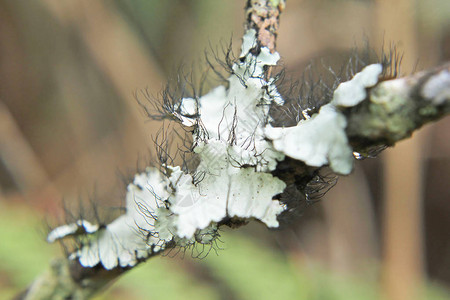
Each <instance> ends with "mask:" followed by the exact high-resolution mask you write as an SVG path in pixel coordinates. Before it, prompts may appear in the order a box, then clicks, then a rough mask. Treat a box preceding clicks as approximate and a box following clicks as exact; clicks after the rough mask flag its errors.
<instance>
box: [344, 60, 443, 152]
mask: <svg viewBox="0 0 450 300" xmlns="http://www.w3.org/2000/svg"><path fill="white" fill-rule="evenodd" d="M449 112H450V63H446V64H443V65H442V66H439V67H437V68H435V69H432V70H428V71H423V72H419V73H417V74H414V75H411V76H408V77H403V78H398V79H393V80H387V81H383V82H381V83H379V84H378V85H377V86H375V87H373V88H372V89H371V90H370V92H369V97H368V99H366V100H365V101H363V102H362V103H360V104H359V105H358V106H356V107H353V108H350V109H347V110H346V111H345V114H346V117H347V123H348V126H347V136H348V138H349V141H350V143H351V145H352V147H353V149H354V150H355V151H357V152H359V151H361V152H364V151H366V149H367V148H368V147H372V146H377V145H386V146H392V145H394V144H395V143H396V142H398V141H400V140H403V139H406V138H408V137H410V136H411V134H412V133H413V132H414V131H415V130H417V129H419V128H420V127H422V126H423V125H424V124H426V123H428V122H432V121H435V120H437V119H439V118H441V117H442V116H444V115H446V114H448V113H449Z"/></svg>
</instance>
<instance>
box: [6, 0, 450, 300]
mask: <svg viewBox="0 0 450 300" xmlns="http://www.w3.org/2000/svg"><path fill="white" fill-rule="evenodd" d="M449 3H450V2H449V1H447V0H417V1H412V0H402V1H396V2H392V1H386V0H376V1H375V0H374V1H353V0H340V1H332V0H320V1H314V0H289V1H288V2H287V7H286V10H285V12H284V13H283V15H282V17H281V27H280V32H279V39H278V49H279V52H280V53H281V55H282V57H283V64H285V66H286V74H287V75H288V76H294V77H295V78H300V74H302V72H303V69H304V67H305V66H307V65H308V63H309V62H310V60H311V59H317V58H319V57H323V56H326V57H327V61H329V62H330V63H332V64H338V62H337V60H336V59H334V58H333V57H336V56H340V57H342V56H345V55H346V54H348V53H350V51H351V48H352V47H353V46H354V45H355V44H356V45H358V44H359V45H361V44H363V41H364V40H365V39H368V40H369V41H370V42H371V45H372V46H373V47H374V48H375V49H377V50H378V49H380V48H381V46H382V44H383V43H385V44H389V43H390V42H391V41H394V42H397V45H398V47H399V49H400V51H403V52H404V53H405V56H404V63H403V69H402V70H403V73H404V74H408V73H409V72H411V71H412V69H413V68H414V67H415V68H416V69H423V68H427V67H431V66H434V65H437V64H439V63H441V62H443V61H448V60H449V59H450V4H449ZM394 4H395V5H394ZM243 5H244V4H243V1H222V0H189V1H188V0H166V1H160V0H113V1H106V0H98V1H89V0H72V1H59V0H30V1H28V0H2V1H0V299H9V298H11V297H12V296H13V295H15V294H17V292H18V291H20V290H21V289H23V288H25V287H26V286H27V285H28V284H29V283H30V282H31V281H32V280H33V278H34V277H35V276H36V275H38V274H39V273H40V272H42V271H43V270H44V269H45V268H46V266H47V265H48V263H49V261H50V260H51V258H52V257H54V256H57V255H62V253H63V251H62V250H61V249H60V247H58V246H57V245H47V244H46V243H45V242H44V240H45V232H46V230H47V225H45V222H49V223H50V224H55V223H57V222H58V221H56V220H64V219H65V216H64V211H63V208H62V204H61V199H64V200H65V201H66V202H67V203H69V204H74V205H69V206H70V207H72V206H73V207H76V206H78V202H79V198H84V199H86V200H88V198H89V199H90V200H94V201H95V202H96V203H97V205H98V206H101V207H103V208H106V207H112V208H113V210H109V209H105V214H106V215H107V216H109V217H111V215H112V214H117V212H118V210H117V209H114V208H117V207H118V206H120V205H121V204H122V203H123V196H124V191H125V184H124V182H123V181H125V183H126V180H122V182H120V178H121V177H124V178H130V176H132V175H133V174H134V173H135V171H136V169H138V168H142V167H143V166H145V165H147V163H148V162H149V161H151V160H152V159H151V155H150V154H148V153H149V149H152V148H153V143H152V137H154V136H155V135H156V134H157V132H158V130H159V128H160V126H161V125H162V124H160V123H158V122H153V121H149V120H148V119H147V118H146V117H145V116H144V114H143V112H142V110H141V109H140V108H139V105H138V104H137V102H136V99H135V97H136V95H137V97H140V99H141V100H145V99H144V98H143V97H142V92H141V91H143V90H145V89H147V90H148V91H149V93H150V94H152V95H154V96H155V98H157V97H158V93H159V91H161V89H162V87H163V86H164V84H165V82H166V81H167V79H169V78H173V77H174V71H176V70H177V69H178V68H179V66H180V65H182V66H184V69H189V68H190V66H191V65H194V66H195V67H197V63H196V62H197V61H198V60H199V58H201V57H202V55H203V52H204V50H205V49H208V48H211V47H212V48H213V49H217V48H216V47H219V48H218V49H220V46H218V45H220V44H221V43H225V44H227V43H228V42H229V41H230V40H231V41H232V44H233V48H234V49H237V48H238V47H239V44H240V37H241V35H242V32H243V28H242V24H243V22H244V12H243ZM396 5H397V6H396ZM399 5H400V8H401V9H402V10H400V11H395V9H394V8H395V7H397V8H398V6H399ZM401 5H403V6H401ZM192 62H194V63H192ZM199 69H200V70H201V68H199ZM175 75H176V73H175ZM166 125H167V124H166ZM449 128H450V122H449V120H448V119H444V120H442V121H440V122H438V123H437V124H435V125H433V126H429V127H428V128H426V130H424V131H422V132H421V133H419V134H417V135H415V136H414V138H413V139H412V140H411V141H416V142H415V143H412V144H406V143H405V145H407V146H406V148H403V149H402V146H401V145H399V146H398V147H396V148H397V149H400V151H399V152H398V153H399V154H397V156H396V157H395V158H394V159H391V160H389V159H387V158H384V157H382V158H381V159H379V160H368V161H364V162H362V163H360V164H359V166H358V168H357V169H356V171H355V174H353V176H350V177H348V178H342V179H340V182H339V184H338V185H337V186H336V187H335V188H334V189H333V190H331V191H330V192H329V194H327V196H326V197H325V199H324V200H323V201H321V202H320V203H318V204H316V205H314V206H312V207H310V208H309V209H307V210H306V211H304V212H302V214H301V216H299V217H298V219H296V220H294V221H293V222H292V223H291V224H285V225H284V227H283V228H282V229H280V230H277V231H269V230H267V229H265V228H263V227H262V226H258V224H256V225H251V226H247V227H246V228H243V229H241V230H239V231H237V232H225V233H224V234H223V241H224V244H222V245H221V247H224V248H225V250H221V251H219V255H218V256H216V255H215V252H214V251H212V252H211V253H210V255H209V256H208V257H207V258H205V259H202V260H195V259H191V258H190V255H189V254H186V257H185V259H181V257H180V256H176V257H174V258H172V257H170V255H169V257H161V258H156V259H152V260H151V261H149V262H148V263H146V264H144V265H142V266H140V267H138V268H136V269H134V270H132V271H131V272H129V274H126V275H125V276H123V278H121V279H119V280H118V282H117V283H116V284H114V285H113V286H111V288H110V289H109V290H108V291H107V292H106V293H105V294H103V295H100V296H99V297H98V299H123V298H127V299H129V300H132V299H163V298H164V299H195V298H197V299H269V298H270V299H272V298H275V297H276V298H280V299H298V298H302V299H330V300H331V299H375V298H379V297H380V294H383V295H386V293H387V294H389V292H387V291H388V290H389V289H391V288H394V289H395V288H396V287H400V289H405V286H404V285H405V283H408V282H413V281H414V280H415V279H414V278H419V279H418V284H417V286H424V287H425V286H426V287H427V288H426V292H425V294H426V295H422V298H424V299H450V293H449V291H448V289H449V286H450V239H449V238H448V228H450V218H448V216H449V214H450V201H449V200H450V190H449V189H448V178H450V130H449ZM389 151H391V152H392V153H394V151H395V149H394V150H389ZM408 159H409V161H408ZM382 161H388V162H389V163H388V166H391V167H392V169H395V170H398V171H399V174H400V175H396V176H397V177H398V178H400V179H402V182H397V181H395V180H391V179H387V178H388V177H389V176H386V169H388V168H386V165H383V164H382ZM405 162H408V163H405ZM409 162H417V164H416V163H409ZM118 173H120V174H122V175H119V176H118ZM415 174H419V176H415V177H414V176H413V175H415ZM383 178H384V179H383ZM392 187H393V188H394V190H395V191H396V192H398V194H399V196H398V197H399V199H398V201H391V202H390V203H393V202H396V203H403V204H402V205H403V206H401V207H400V209H397V210H396V211H397V212H398V215H396V216H391V215H389V216H388V214H387V213H386V207H387V205H386V202H383V201H384V200H383V199H384V198H385V197H386V195H388V194H389V193H388V190H389V189H392ZM93 191H95V192H93ZM408 193H409V194H413V195H414V196H417V197H416V198H417V199H416V200H414V201H416V202H414V203H416V204H417V207H418V209H419V211H418V214H417V215H414V214H413V217H411V215H410V214H409V213H410V211H409V203H413V200H412V199H409V197H410V196H409V194H408ZM80 195H81V196H80ZM402 195H403V196H402ZM400 197H403V198H405V197H406V199H402V200H401V201H400ZM396 200H397V199H396ZM89 205H90V204H86V207H87V208H88V207H90V206H89ZM411 206H412V205H411ZM87 210H89V209H87ZM72 213H74V214H75V215H76V214H77V213H76V212H72ZM392 220H394V221H396V222H397V223H394V225H395V226H396V227H395V228H399V229H404V228H406V231H407V232H408V233H412V235H413V236H414V237H417V241H418V242H417V241H416V242H417V243H410V241H409V240H407V239H403V238H399V239H392V238H391V239H388V238H387V237H386V236H387V235H389V234H387V230H386V229H385V228H386V227H387V226H386V224H387V223H389V222H390V221H392ZM411 220H412V221H413V222H415V223H411V222H410V221H411ZM415 226H416V227H415ZM417 226H418V227H417ZM399 233H400V234H403V233H402V232H401V231H399ZM394 236H395V235H394ZM401 236H402V235H401ZM403 236H405V237H406V238H407V237H408V235H406V234H403ZM386 249H388V250H386ZM389 251H391V252H392V251H393V253H394V254H395V253H396V254H395V255H399V254H400V255H403V254H405V255H403V256H405V257H406V256H407V255H406V254H410V253H413V254H414V255H415V256H413V257H417V259H416V261H415V262H414V264H413V266H412V269H400V270H399V269H396V268H395V266H394V267H392V265H395V262H394V263H393V262H392V261H391V260H389V259H387V258H386V253H387V252H389ZM391 252H389V253H391ZM390 266H391V267H390ZM386 269H388V270H396V271H395V272H398V273H396V276H395V278H393V279H389V280H388V281H387V282H386V280H385V279H384V280H383V279H382V278H385V277H386V276H385V275H384V270H386ZM410 270H413V271H410ZM411 278H412V279H411ZM410 280H412V281H410ZM406 289H413V288H412V287H411V286H409V287H408V286H406ZM395 300H398V299H395ZM400 300H401V299H400Z"/></svg>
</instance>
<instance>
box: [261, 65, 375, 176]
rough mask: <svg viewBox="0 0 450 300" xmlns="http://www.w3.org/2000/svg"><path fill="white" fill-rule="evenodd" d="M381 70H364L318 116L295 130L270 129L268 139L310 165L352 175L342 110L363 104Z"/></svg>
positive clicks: (343, 85)
mask: <svg viewBox="0 0 450 300" xmlns="http://www.w3.org/2000/svg"><path fill="white" fill-rule="evenodd" d="M382 70H383V69H382V66H381V64H373V65H369V66H367V67H365V68H364V69H363V70H362V71H361V72H359V73H357V74H356V75H355V76H354V77H353V78H352V79H351V80H349V81H347V82H343V83H341V84H340V85H339V86H338V87H337V89H336V90H335V91H334V94H333V100H332V101H331V102H330V103H329V104H327V105H324V106H322V107H321V108H320V110H319V112H318V113H317V114H315V115H313V116H312V117H311V118H309V119H306V120H302V121H300V122H299V123H298V124H297V126H294V127H288V128H273V127H271V126H267V127H266V129H265V134H266V137H267V138H269V139H270V140H272V141H273V145H274V147H275V149H276V150H278V151H281V152H283V153H284V154H286V155H287V156H289V157H292V158H295V159H298V160H301V161H303V162H305V164H307V165H308V166H312V167H321V166H324V165H328V164H329V165H330V167H331V169H332V170H333V171H334V172H336V173H339V174H344V175H346V174H349V173H350V172H351V171H352V169H353V150H352V148H351V147H350V145H349V143H348V139H347V135H346V133H345V128H346V127H347V121H346V119H345V117H344V115H343V114H342V113H341V112H340V111H339V107H350V106H355V105H357V104H358V103H360V102H361V101H363V100H364V99H365V98H366V96H367V92H366V88H368V87H372V86H374V85H375V84H376V83H377V82H378V77H379V75H380V74H381V72H382Z"/></svg>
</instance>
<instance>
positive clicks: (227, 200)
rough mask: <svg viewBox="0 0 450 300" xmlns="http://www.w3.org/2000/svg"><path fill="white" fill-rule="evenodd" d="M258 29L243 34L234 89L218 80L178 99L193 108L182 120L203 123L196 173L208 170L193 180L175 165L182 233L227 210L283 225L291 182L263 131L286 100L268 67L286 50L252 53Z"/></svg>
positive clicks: (173, 204)
mask: <svg viewBox="0 0 450 300" xmlns="http://www.w3.org/2000/svg"><path fill="white" fill-rule="evenodd" d="M255 34H256V32H255V31H254V30H249V31H248V32H247V33H246V34H245V36H244V42H243V45H242V52H241V57H242V59H241V62H237V63H235V65H234V66H233V71H234V73H233V74H232V75H231V76H230V77H229V78H228V81H229V87H228V89H226V88H225V87H224V86H219V87H216V88H215V89H213V90H212V91H211V92H209V93H208V94H206V95H204V96H202V97H200V98H199V99H198V100H197V101H195V102H194V100H193V99H192V98H184V99H182V100H181V103H180V105H179V107H180V108H183V107H190V109H185V108H183V109H181V111H182V112H183V110H184V111H186V113H182V115H181V118H180V121H181V122H182V123H183V124H185V125H188V124H194V123H200V124H201V129H202V130H203V131H201V132H199V133H197V134H194V140H195V144H196V146H195V147H194V149H193V151H194V152H195V153H196V154H197V155H198V156H199V158H200V164H199V166H198V167H197V169H196V172H197V173H202V174H204V176H203V179H202V180H201V181H200V182H198V183H196V184H194V183H193V179H192V176H191V175H190V174H184V173H183V172H182V171H181V170H180V169H179V168H172V169H171V170H172V174H171V176H170V181H171V185H172V186H173V187H174V192H173V193H172V195H171V196H170V197H169V203H170V206H169V209H170V211H172V212H173V213H174V214H175V216H176V221H175V226H176V228H177V232H176V234H177V236H179V237H181V238H192V236H193V235H194V233H195V232H196V231H197V230H202V229H204V228H206V227H207V226H209V225H210V224H214V223H217V222H220V221H221V220H223V219H225V218H226V217H239V218H245V219H250V218H256V219H259V220H261V221H263V222H265V223H266V224H267V225H268V226H270V227H276V226H278V222H277V220H276V216H277V215H278V214H279V213H280V212H281V211H283V210H284V206H283V205H282V204H281V203H280V202H278V201H275V200H272V199H273V197H274V196H275V195H277V194H279V193H281V192H282V191H283V189H284V188H285V183H284V182H282V181H281V180H279V179H278V178H276V177H273V176H272V175H270V174H268V173H265V172H269V171H272V170H274V169H275V167H276V164H277V161H279V160H282V159H284V155H283V154H282V153H280V152H278V151H276V150H275V149H274V148H273V146H272V143H270V142H269V141H267V140H266V139H265V137H264V126H265V125H266V124H267V122H268V120H269V116H268V114H269V108H270V105H271V104H272V103H277V104H282V103H283V99H282V98H281V95H280V94H279V93H278V91H277V89H276V87H275V85H274V83H273V79H269V80H268V81H266V80H265V78H264V66H270V65H275V64H276V63H277V61H278V60H279V58H280V57H279V54H278V53H273V54H272V53H270V51H269V49H267V48H265V47H263V48H262V49H261V51H260V54H259V55H258V56H254V55H252V54H250V53H249V51H250V50H251V49H252V48H253V47H254V46H255V45H256V44H255V41H256V37H255ZM193 103H195V104H196V106H195V107H192V104H193ZM194 112H195V117H190V116H189V114H191V115H193V113H194ZM204 137H207V138H204ZM244 166H247V167H244Z"/></svg>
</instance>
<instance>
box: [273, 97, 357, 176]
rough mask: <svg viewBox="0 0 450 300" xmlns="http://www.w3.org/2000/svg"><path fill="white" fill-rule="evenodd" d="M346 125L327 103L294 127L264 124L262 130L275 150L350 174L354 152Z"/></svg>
mask: <svg viewBox="0 0 450 300" xmlns="http://www.w3.org/2000/svg"><path fill="white" fill-rule="evenodd" d="M346 126H347V122H346V120H345V117H344V116H343V115H342V114H341V113H340V112H338V111H337V110H336V107H334V106H333V105H332V104H327V105H324V106H322V107H321V108H320V110H319V113H317V114H315V115H313V116H312V117H311V118H309V119H307V120H302V121H300V122H299V123H298V124H297V126H294V127H288V128H274V127H271V126H267V127H266V131H265V133H266V136H267V138H269V139H271V140H272V141H273V145H274V147H275V149H276V150H278V151H281V152H283V153H284V154H286V155H287V156H289V157H292V158H295V159H297V160H301V161H304V162H305V163H306V164H307V165H309V166H313V167H321V166H324V165H327V164H329V165H330V167H331V169H332V170H333V171H334V172H336V173H339V174H349V173H350V172H351V170H352V167H353V155H352V148H351V147H350V145H349V144H348V140H347V136H346V134H345V127H346Z"/></svg>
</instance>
